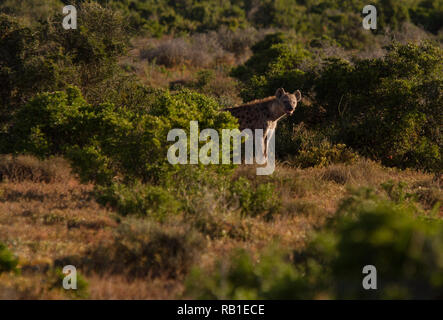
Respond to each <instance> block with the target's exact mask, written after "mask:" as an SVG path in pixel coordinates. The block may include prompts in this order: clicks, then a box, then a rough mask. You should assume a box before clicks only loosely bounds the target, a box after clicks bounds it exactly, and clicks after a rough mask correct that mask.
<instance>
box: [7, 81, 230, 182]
mask: <svg viewBox="0 0 443 320" xmlns="http://www.w3.org/2000/svg"><path fill="white" fill-rule="evenodd" d="M151 98H152V101H151V106H150V110H149V112H140V111H137V110H136V111H133V110H129V109H128V108H116V107H115V106H114V105H112V104H109V103H104V104H100V105H98V106H92V105H90V104H88V103H86V101H85V100H84V99H83V98H82V96H81V94H80V92H79V90H78V89H76V88H69V89H68V90H67V92H54V93H44V94H41V95H38V96H37V97H36V98H34V99H32V100H31V101H30V102H29V103H28V104H26V105H25V106H24V107H23V108H22V109H21V110H20V111H19V112H18V113H17V118H16V119H17V121H20V123H21V126H20V127H17V128H15V131H13V136H14V137H15V141H16V148H15V149H16V151H17V152H29V153H32V154H35V155H38V156H41V157H45V156H49V155H53V154H61V155H66V156H67V157H68V159H70V161H71V163H72V167H73V170H74V172H76V173H78V174H79V176H80V178H81V179H82V180H83V181H88V180H89V181H96V182H98V183H100V184H109V183H110V182H111V181H112V179H113V178H114V177H119V178H121V179H123V180H124V181H126V182H128V181H134V180H141V181H142V182H147V181H154V182H155V181H158V180H159V179H160V178H161V177H163V178H166V177H167V175H169V174H171V173H173V172H175V171H177V170H180V166H178V165H175V166H173V165H170V164H169V163H168V161H167V157H166V155H167V150H168V148H169V146H170V145H171V144H172V143H170V142H168V141H167V140H166V138H167V135H168V132H169V131H170V130H171V129H175V128H182V129H184V130H185V131H186V132H187V134H188V137H189V123H190V121H192V120H195V121H198V123H199V128H200V130H202V129H204V128H214V129H216V130H218V131H219V136H220V137H221V130H222V129H233V128H236V126H237V124H236V120H235V118H233V117H232V116H231V115H230V114H228V113H226V112H220V111H219V109H220V107H219V106H218V105H217V103H216V102H215V101H214V100H212V99H210V98H207V97H205V96H204V95H201V94H198V93H195V92H192V91H187V90H185V91H181V92H178V93H175V94H171V93H169V92H163V93H153V94H152V96H151ZM200 144H203V143H201V142H200ZM188 149H189V148H188ZM188 152H189V151H188ZM200 166H201V167H203V165H200ZM231 167H232V166H221V168H217V169H216V170H223V169H228V168H231Z"/></svg>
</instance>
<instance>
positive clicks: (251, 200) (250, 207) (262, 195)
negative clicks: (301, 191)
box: [230, 177, 280, 218]
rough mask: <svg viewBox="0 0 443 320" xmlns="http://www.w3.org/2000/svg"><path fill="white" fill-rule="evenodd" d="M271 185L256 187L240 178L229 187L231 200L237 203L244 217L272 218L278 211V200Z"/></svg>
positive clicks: (263, 184) (264, 184) (265, 184)
mask: <svg viewBox="0 0 443 320" xmlns="http://www.w3.org/2000/svg"><path fill="white" fill-rule="evenodd" d="M274 187H275V186H274V185H273V184H272V183H262V184H258V185H256V186H253V185H251V183H250V181H249V180H247V179H245V178H243V177H240V178H239V179H237V180H235V181H233V182H232V184H231V186H230V192H231V195H230V197H231V199H232V201H235V202H237V203H238V207H239V208H240V211H241V213H242V214H244V215H251V216H257V215H262V216H264V217H268V218H269V217H272V215H273V214H274V213H276V212H278V210H279V209H280V199H279V197H278V194H277V193H276V192H275V190H274Z"/></svg>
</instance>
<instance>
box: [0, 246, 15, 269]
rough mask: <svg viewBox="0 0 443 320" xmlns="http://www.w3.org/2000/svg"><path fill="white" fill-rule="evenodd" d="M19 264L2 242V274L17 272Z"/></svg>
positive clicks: (0, 249)
mask: <svg viewBox="0 0 443 320" xmlns="http://www.w3.org/2000/svg"><path fill="white" fill-rule="evenodd" d="M17 264H18V260H17V258H15V257H14V255H13V254H12V253H11V252H10V251H9V250H8V248H7V247H6V246H5V245H4V244H3V243H1V242H0V274H1V273H3V272H9V271H17Z"/></svg>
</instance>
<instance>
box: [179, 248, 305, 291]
mask: <svg viewBox="0 0 443 320" xmlns="http://www.w3.org/2000/svg"><path fill="white" fill-rule="evenodd" d="M258 261H259V262H257V261H256V260H255V259H253V258H252V257H251V255H250V254H248V253H247V252H246V251H244V250H237V251H236V252H234V253H233V254H231V256H230V257H229V259H224V260H220V261H218V263H217V265H216V267H215V270H214V272H212V273H210V274H208V273H205V272H204V271H202V270H201V269H199V268H194V269H193V270H192V271H191V273H190V275H189V276H188V278H187V281H186V290H185V296H190V297H192V298H194V299H247V300H256V299H308V298H312V296H311V294H312V292H313V290H312V289H313V288H312V287H310V286H309V283H308V282H307V281H305V277H304V275H303V272H302V271H301V270H298V269H296V268H295V267H294V265H293V264H292V263H291V261H290V259H288V257H287V256H286V255H284V254H283V253H281V252H280V251H279V250H277V249H276V248H275V247H271V248H269V249H268V250H267V251H265V252H264V253H263V254H261V256H260V258H259V260H258Z"/></svg>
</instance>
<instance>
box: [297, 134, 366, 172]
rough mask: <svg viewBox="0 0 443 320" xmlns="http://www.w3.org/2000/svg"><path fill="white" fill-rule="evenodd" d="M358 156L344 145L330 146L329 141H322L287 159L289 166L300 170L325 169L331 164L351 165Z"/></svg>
mask: <svg viewBox="0 0 443 320" xmlns="http://www.w3.org/2000/svg"><path fill="white" fill-rule="evenodd" d="M357 159H358V155H357V154H355V153H353V152H352V151H351V150H350V149H349V148H347V147H346V145H344V144H336V145H331V143H330V142H329V141H326V140H325V141H322V143H320V145H319V146H314V147H311V148H309V149H303V150H300V152H299V153H298V154H297V155H296V156H294V157H291V158H289V159H288V162H289V163H290V164H291V165H295V166H299V167H301V168H308V167H326V166H328V165H331V164H336V163H345V164H352V163H354V162H355V161H357Z"/></svg>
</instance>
